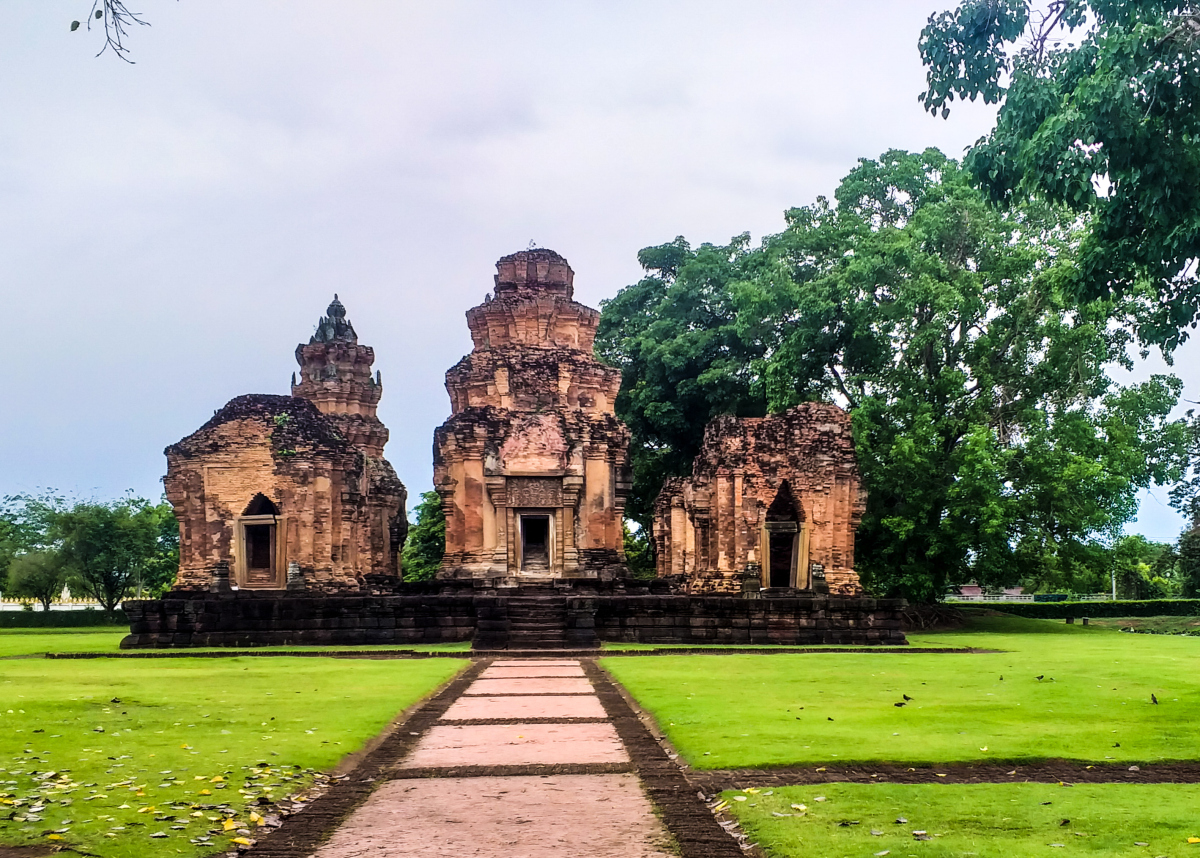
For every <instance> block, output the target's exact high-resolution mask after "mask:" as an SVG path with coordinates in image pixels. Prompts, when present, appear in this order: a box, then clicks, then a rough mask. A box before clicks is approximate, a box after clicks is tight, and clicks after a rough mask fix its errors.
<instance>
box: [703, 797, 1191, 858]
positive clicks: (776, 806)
mask: <svg viewBox="0 0 1200 858" xmlns="http://www.w3.org/2000/svg"><path fill="white" fill-rule="evenodd" d="M1067 786H1069V785H1057V784H1054V785H1050V784H974V785H962V786H947V785H932V784H931V785H924V786H902V785H896V784H878V785H866V784H827V785H824V786H822V787H820V788H815V787H811V786H795V787H782V788H778V789H773V790H761V791H754V792H751V793H746V792H740V793H735V792H726V793H723V794H722V795H721V799H722V800H721V802H720V803H719V804H717V805H716V807H717V808H719V809H720V812H724V813H729V814H730V815H732V816H733V817H734V818H735V819H736V820H737V821H738V823H739V824H740V825H741V826H742V828H743V830H744V831H745V832H746V834H747V835H748V836H749V838H750V839H751V840H754V841H757V842H758V845H759V847H760V849H761V850H762V852H763V853H765V854H766V855H768V856H772V857H773V858H774V856H779V858H783V856H801V855H811V856H815V855H871V854H874V855H887V854H889V853H891V854H893V855H897V856H904V855H922V856H931V858H932V856H937V858H942V856H951V855H955V856H957V855H974V856H978V858H1026V856H1046V855H1054V856H1056V858H1058V856H1070V855H1081V856H1082V855H1089V856H1095V855H1115V856H1125V855H1128V856H1133V855H1137V856H1146V858H1151V856H1165V855H1182V854H1185V850H1188V849H1190V848H1191V847H1190V846H1189V842H1188V841H1189V838H1193V837H1196V836H1197V835H1200V824H1198V823H1197V822H1196V819H1195V812H1194V811H1195V807H1196V805H1197V803H1198V802H1200V786H1198V785H1194V784H1193V785H1188V786H1179V785H1151V784H1146V785H1137V786H1130V785H1124V784H1103V785H1097V784H1081V785H1079V786H1073V787H1070V788H1067ZM1051 849H1053V850H1054V851H1053V852H1051V851H1050V850H1051Z"/></svg>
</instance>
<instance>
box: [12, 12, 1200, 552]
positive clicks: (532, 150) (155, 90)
mask: <svg viewBox="0 0 1200 858" xmlns="http://www.w3.org/2000/svg"><path fill="white" fill-rule="evenodd" d="M946 2H947V0H888V2H852V3H831V2H824V3H818V2H803V1H802V0H788V2H757V0H739V2H736V3H735V2H732V0H729V2H723V3H706V2H697V0H689V2H666V0H663V2H654V0H637V2H627V3H626V2H618V0H604V2H563V0H547V2H520V0H505V2H499V0H494V2H475V3H459V2H449V0H436V2H425V3H402V2H386V3H385V2H349V0H339V2H337V3H330V2H328V0H320V2H316V0H312V1H311V2H301V0H287V2H264V0H256V2H246V0H178V2H170V0H130V2H129V5H130V7H131V8H133V9H135V10H139V11H142V12H144V13H145V16H146V18H147V20H149V21H151V22H152V26H151V27H139V28H136V31H135V32H134V33H133V34H132V36H131V39H130V45H131V47H132V57H133V59H134V60H136V64H135V65H127V64H125V63H122V62H120V61H119V60H117V59H116V58H114V57H112V56H110V55H105V56H102V57H99V58H96V57H95V56H94V54H95V53H96V51H97V50H98V49H99V48H100V40H99V37H98V35H97V34H96V33H95V32H93V33H90V34H89V33H88V32H86V31H85V30H83V29H81V30H80V31H78V32H76V33H70V32H69V25H70V21H71V20H72V19H74V18H80V19H82V18H83V17H84V16H85V15H86V14H87V11H88V9H89V8H90V5H91V0H6V2H5V26H4V28H3V29H2V30H0V194H2V196H0V199H2V201H3V202H2V203H0V219H2V223H0V297H3V310H2V312H3V314H4V320H5V323H6V324H5V325H4V335H5V337H6V338H7V340H8V342H9V346H8V348H7V352H8V354H9V355H10V357H9V360H8V362H7V366H6V367H5V371H4V378H5V385H4V393H3V396H0V495H3V494H8V493H12V492H19V491H37V490H40V489H42V488H46V487H53V488H56V489H58V490H60V491H63V492H66V493H68V494H72V495H75V496H79V497H84V498H87V497H94V498H101V499H106V498H110V497H114V496H117V495H118V494H120V493H121V492H123V491H124V490H126V489H132V490H133V491H134V492H136V493H138V494H141V495H144V496H147V497H152V498H157V497H158V496H159V495H160V493H161V485H160V482H159V480H160V478H161V476H162V474H163V472H164V470H165V460H164V458H163V455H162V450H163V448H164V447H165V446H166V445H167V444H170V443H173V442H174V441H177V440H178V439H180V438H182V437H183V436H185V435H187V434H189V433H190V432H192V431H194V430H195V429H196V428H198V427H199V426H200V424H202V423H203V422H204V421H205V420H206V419H208V417H209V416H211V414H212V412H213V411H214V410H215V409H217V408H219V407H220V406H221V405H223V404H224V403H225V402H226V401H227V400H229V399H230V398H232V397H234V396H237V395H239V394H242V393H286V392H288V383H289V379H290V377H291V373H292V372H293V371H294V370H295V369H296V365H295V360H294V357H293V351H294V349H295V347H296V344H297V343H299V342H306V341H307V339H308V337H309V336H310V335H311V333H312V331H313V329H314V326H315V324H316V322H317V319H318V317H319V316H320V315H321V313H322V312H323V311H324V309H325V307H326V305H327V304H328V303H329V300H330V298H331V297H332V295H333V293H334V292H337V293H338V294H339V295H340V296H341V298H342V300H343V302H344V303H345V304H346V306H347V308H348V310H349V316H350V319H351V320H352V321H353V323H354V325H355V328H356V329H357V331H358V333H359V337H360V341H361V342H363V343H366V344H368V345H371V346H374V348H375V354H376V364H375V365H376V367H377V368H378V369H380V370H381V371H382V373H383V380H384V396H383V401H382V403H381V405H380V416H381V418H382V419H383V421H384V422H385V423H386V424H387V425H388V427H389V428H390V429H391V441H390V443H389V444H388V447H387V451H386V454H387V456H388V458H389V459H390V460H391V461H392V463H393V464H394V465H395V466H396V469H397V470H398V471H399V473H400V477H401V479H402V480H403V481H404V482H405V483H406V485H407V486H408V488H409V492H410V495H411V496H415V494H416V493H417V492H420V491H423V490H427V489H428V488H430V481H431V472H432V467H431V455H432V453H431V445H432V433H433V430H434V428H435V427H436V426H437V425H438V424H440V423H441V422H442V421H443V420H445V418H446V417H447V416H448V414H449V400H448V398H447V396H446V393H445V390H444V387H443V374H444V372H445V370H446V369H447V368H448V367H450V366H451V365H452V364H454V363H455V362H456V361H457V360H458V359H459V358H460V357H461V356H462V355H463V354H464V353H466V352H467V351H469V349H470V337H469V336H468V332H467V327H466V323H465V320H464V317H463V313H464V312H465V311H466V309H467V308H468V307H470V306H472V305H474V304H477V303H479V301H480V300H481V299H482V298H483V296H484V294H485V293H486V292H487V291H488V290H489V289H490V288H491V286H492V274H493V273H494V263H495V260H496V259H497V258H499V257H500V256H503V255H504V254H507V253H511V252H514V251H516V250H520V249H523V248H525V247H526V246H527V245H528V244H529V242H530V241H531V240H532V241H535V242H537V244H538V245H540V246H543V247H549V248H553V249H554V250H557V251H558V252H560V253H562V254H563V255H564V256H566V257H567V258H568V260H570V262H571V265H572V267H573V268H574V269H575V272H576V289H577V297H578V298H579V299H580V300H581V301H583V302H585V303H588V304H591V305H593V306H595V305H597V304H598V303H599V302H600V301H601V300H602V299H604V298H606V297H610V296H612V295H613V294H615V293H616V291H617V290H618V289H620V288H621V287H622V286H625V285H627V284H629V283H631V282H634V281H635V280H636V279H637V278H638V276H639V273H640V272H639V268H638V265H637V260H636V253H637V251H638V249H640V248H642V247H645V246H648V245H652V244H659V243H662V242H665V241H669V240H671V239H672V238H674V237H675V236H677V235H683V236H686V237H687V238H688V239H689V240H690V241H691V242H692V243H693V244H698V243H700V242H704V241H711V242H725V241H727V240H728V239H729V238H730V237H731V236H733V235H736V234H738V233H741V232H744V231H749V232H750V233H751V234H752V236H753V237H754V240H755V241H757V240H758V239H759V238H761V237H762V236H763V235H765V234H769V233H773V232H778V231H779V230H780V229H781V228H782V226H783V219H782V213H783V211H784V210H785V209H786V208H788V207H790V206H796V205H804V204H807V203H810V202H811V201H812V200H813V199H814V198H815V197H816V196H817V195H818V194H826V195H828V194H830V193H832V191H833V189H834V188H835V187H836V185H837V182H838V180H839V179H840V177H842V176H843V175H845V173H846V172H847V171H848V170H849V169H850V168H851V167H853V165H854V163H855V160H856V159H857V158H860V157H875V156H877V155H879V154H880V153H881V152H883V151H884V150H886V149H889V148H907V149H922V148H924V147H926V146H937V147H940V148H941V149H942V150H943V151H945V152H946V153H947V154H950V155H953V156H959V155H961V154H962V151H963V150H964V148H965V147H966V146H968V145H969V144H970V143H971V142H973V141H974V140H975V139H976V138H978V137H979V136H980V135H982V134H983V133H984V132H985V131H986V130H987V129H988V128H989V127H990V125H991V121H992V115H991V113H990V111H989V110H988V109H987V108H984V107H983V106H982V105H980V106H969V107H968V108H967V109H957V110H956V111H955V112H954V113H953V114H952V116H951V119H950V121H949V122H945V121H942V120H940V119H932V118H930V117H928V116H927V115H926V114H925V113H923V112H922V110H921V108H920V106H919V105H918V103H917V94H918V93H919V92H920V91H921V90H922V84H923V81H924V78H923V72H922V68H921V65H920V61H919V57H918V54H917V50H916V42H917V36H918V33H919V31H920V29H921V27H922V25H923V24H924V22H925V19H926V17H927V16H928V15H929V13H930V12H932V11H935V9H941V8H943V5H944V4H945V3H946ZM1197 354H1200V349H1197V348H1196V347H1194V346H1193V347H1190V348H1189V349H1188V350H1187V354H1185V355H1184V356H1183V357H1184V360H1182V361H1181V365H1180V366H1179V367H1178V368H1177V371H1179V372H1180V374H1181V375H1182V376H1183V377H1184V379H1185V381H1186V382H1187V389H1186V391H1185V396H1187V397H1188V398H1190V399H1200V383H1198V382H1200V372H1198V371H1197V369H1196V364H1197V361H1196V360H1195V359H1194V358H1195V356H1196V355H1197ZM1189 355H1190V358H1191V359H1188V358H1189ZM1145 371H1146V370H1144V371H1143V374H1144V372H1145ZM1159 497H1160V498H1161V497H1163V493H1159ZM1179 527H1180V520H1179V519H1178V517H1177V516H1176V515H1175V514H1174V513H1173V512H1172V511H1171V510H1169V509H1168V508H1167V507H1166V506H1165V503H1164V502H1163V501H1162V500H1159V499H1155V498H1149V499H1147V500H1146V501H1145V502H1144V503H1143V511H1142V515H1141V516H1140V518H1139V521H1138V522H1137V523H1136V524H1134V525H1131V526H1130V527H1129V528H1128V529H1129V530H1132V531H1141V532H1145V533H1147V534H1148V535H1151V536H1154V537H1158V538H1163V539H1167V538H1173V537H1174V536H1175V535H1176V534H1177V533H1178V531H1179Z"/></svg>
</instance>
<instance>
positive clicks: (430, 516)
mask: <svg viewBox="0 0 1200 858" xmlns="http://www.w3.org/2000/svg"><path fill="white" fill-rule="evenodd" d="M413 512H414V514H415V515H416V520H415V521H414V522H413V525H412V527H410V528H409V529H408V538H407V539H406V540H405V542H404V550H403V553H402V554H401V566H402V567H403V569H404V580H405V581H414V582H415V581H432V580H433V578H434V576H435V575H437V571H438V569H439V568H440V567H441V565H442V555H443V554H444V553H445V552H446V514H445V513H444V512H443V511H442V499H441V498H440V497H439V496H438V493H437V492H421V502H420V503H419V504H417V506H416V508H415V509H414V510H413Z"/></svg>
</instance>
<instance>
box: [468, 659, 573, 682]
mask: <svg viewBox="0 0 1200 858" xmlns="http://www.w3.org/2000/svg"><path fill="white" fill-rule="evenodd" d="M530 676H583V666H582V665H578V664H576V665H570V664H547V665H540V664H536V663H535V664H523V665H520V666H519V667H517V666H513V667H494V666H493V667H489V668H488V669H487V670H485V671H484V672H483V673H482V674H481V675H480V677H479V678H480V679H520V678H523V677H530Z"/></svg>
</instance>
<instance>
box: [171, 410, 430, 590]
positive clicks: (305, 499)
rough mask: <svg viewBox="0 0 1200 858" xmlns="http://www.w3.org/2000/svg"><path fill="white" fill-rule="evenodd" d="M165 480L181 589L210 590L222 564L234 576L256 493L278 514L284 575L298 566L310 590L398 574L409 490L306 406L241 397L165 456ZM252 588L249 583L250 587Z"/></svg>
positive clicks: (279, 582) (280, 579)
mask: <svg viewBox="0 0 1200 858" xmlns="http://www.w3.org/2000/svg"><path fill="white" fill-rule="evenodd" d="M166 455H167V477H166V479H165V481H164V487H165V490H166V495H167V499H168V500H169V501H170V502H171V504H172V506H173V508H174V511H175V517H176V518H177V519H178V520H179V525H180V550H179V554H180V563H179V576H178V579H177V583H178V584H179V585H180V586H192V587H207V586H208V584H209V583H210V581H211V568H212V565H213V564H214V563H217V562H222V561H224V562H228V563H229V564H230V567H231V568H232V569H234V571H235V577H236V573H237V569H238V564H239V557H238V556H237V551H236V547H237V546H236V541H237V540H236V528H237V520H238V518H239V517H240V516H242V515H244V514H245V513H246V511H247V507H248V505H249V504H250V503H251V502H252V501H253V500H254V499H255V497H256V496H257V495H260V494H261V495H262V496H263V497H265V498H266V499H267V500H269V501H270V502H271V503H272V504H274V506H275V507H276V508H277V509H278V519H277V522H278V523H277V537H276V538H277V544H278V551H277V561H276V565H277V567H278V568H277V569H276V572H277V575H276V580H275V581H274V582H273V583H272V584H271V585H270V586H274V587H279V588H281V587H283V586H284V584H285V583H286V582H285V581H284V569H285V568H286V565H287V564H288V563H291V562H295V563H297V564H298V565H299V566H300V568H301V570H302V572H303V573H304V575H305V578H306V579H307V581H308V582H309V583H310V584H313V585H324V584H340V585H350V586H354V585H356V583H357V581H358V578H359V577H360V576H361V575H364V574H383V575H388V574H390V575H396V574H397V572H398V568H397V555H398V551H399V548H400V545H401V544H402V543H403V539H404V535H405V533H406V532H407V520H406V519H405V518H404V502H405V494H406V493H405V490H404V486H403V485H402V484H401V483H400V481H399V480H398V479H397V478H396V474H395V471H393V470H392V467H391V465H390V464H388V462H387V461H386V460H385V459H382V458H374V457H371V456H368V455H367V454H366V453H365V452H364V451H363V450H360V449H359V448H357V447H355V446H353V445H352V444H350V443H349V442H348V441H347V440H346V439H345V438H343V437H341V436H340V435H339V434H338V432H337V431H336V429H335V427H334V426H333V425H332V424H331V423H330V422H329V420H328V419H327V418H326V417H325V416H323V415H322V414H321V413H320V412H319V411H318V410H317V408H316V407H315V406H314V405H313V404H312V403H311V402H309V401H308V400H306V399H301V398H298V397H293V396H267V395H249V396H239V397H237V398H236V399H234V400H232V401H230V402H229V403H228V404H227V405H226V406H225V407H224V408H222V409H221V410H220V411H218V412H217V413H216V414H215V415H214V416H213V418H212V419H211V420H209V421H208V422H207V423H206V424H205V425H204V426H202V427H201V428H200V429H199V430H197V431H196V432H194V433H193V434H191V435H189V436H188V437H187V438H184V439H183V440H182V441H180V442H179V443H177V444H173V445H171V446H170V447H168V448H167V450H166ZM242 584H243V586H245V582H242Z"/></svg>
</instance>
